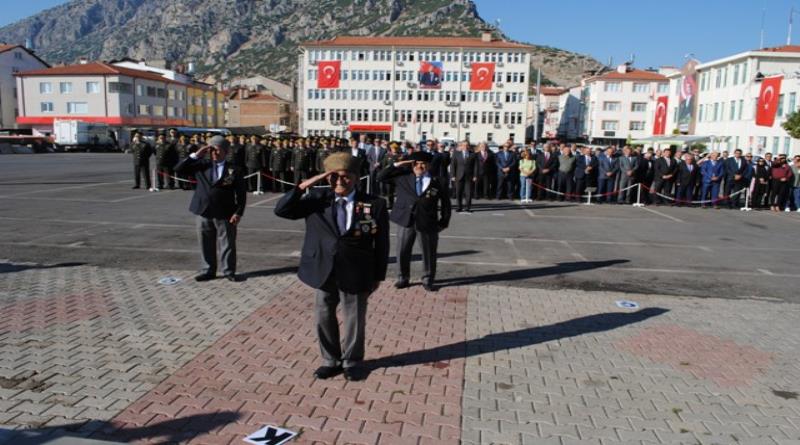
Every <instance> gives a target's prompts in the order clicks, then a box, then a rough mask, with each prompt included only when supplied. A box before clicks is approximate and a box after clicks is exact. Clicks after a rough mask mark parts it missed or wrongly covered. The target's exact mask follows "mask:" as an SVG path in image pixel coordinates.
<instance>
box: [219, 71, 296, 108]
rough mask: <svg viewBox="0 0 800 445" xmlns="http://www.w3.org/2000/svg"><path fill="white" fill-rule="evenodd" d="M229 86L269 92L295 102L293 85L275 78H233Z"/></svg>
mask: <svg viewBox="0 0 800 445" xmlns="http://www.w3.org/2000/svg"><path fill="white" fill-rule="evenodd" d="M230 87H231V88H235V87H245V88H247V89H249V90H250V91H255V92H257V93H264V92H269V94H270V95H272V96H275V97H277V98H279V99H283V100H285V101H289V102H297V98H296V97H295V88H294V85H287V84H285V83H282V82H278V81H277V80H274V79H270V78H269V77H264V76H253V77H247V78H243V79H234V80H232V81H231V83H230Z"/></svg>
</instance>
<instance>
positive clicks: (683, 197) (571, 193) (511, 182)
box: [131, 129, 800, 212]
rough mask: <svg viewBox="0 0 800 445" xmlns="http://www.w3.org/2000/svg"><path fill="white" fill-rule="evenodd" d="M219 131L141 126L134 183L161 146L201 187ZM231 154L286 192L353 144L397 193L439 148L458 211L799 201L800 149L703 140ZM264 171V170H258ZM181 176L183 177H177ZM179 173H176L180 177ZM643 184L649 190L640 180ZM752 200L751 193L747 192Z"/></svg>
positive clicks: (160, 166)
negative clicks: (396, 182)
mask: <svg viewBox="0 0 800 445" xmlns="http://www.w3.org/2000/svg"><path fill="white" fill-rule="evenodd" d="M211 136H212V135H210V134H209V135H202V134H199V135H192V136H186V135H181V134H178V133H177V131H176V130H174V129H170V130H169V131H167V132H164V133H159V134H158V135H157V136H156V140H155V143H154V144H152V145H151V144H150V143H149V142H147V141H144V140H143V139H142V137H141V135H138V134H135V135H134V137H133V142H132V144H131V151H132V152H133V156H134V174H135V186H134V188H139V187H140V185H141V178H144V182H145V185H146V186H147V188H151V187H152V185H153V184H152V183H151V177H150V173H149V172H150V171H151V170H150V166H149V159H150V157H151V156H155V163H156V165H155V170H156V172H157V174H156V175H155V177H156V186H157V187H158V188H165V187H168V188H175V187H179V188H182V189H192V188H193V187H194V186H193V184H192V183H191V180H190V178H186V177H182V176H181V175H180V174H177V175H176V173H175V165H177V164H178V162H179V161H180V160H181V159H184V158H186V157H187V156H189V154H191V153H193V152H195V151H197V150H198V149H200V148H202V147H203V146H205V145H206V142H207V140H208V139H209V138H210V137H211ZM226 140H227V142H228V143H229V146H230V150H228V154H227V160H228V161H229V162H231V163H232V164H234V165H237V166H240V167H242V168H243V169H244V170H246V171H247V172H248V178H247V187H248V191H250V192H256V191H259V192H267V191H270V192H276V193H283V192H286V191H287V190H289V189H290V188H291V187H294V186H295V184H299V183H300V182H302V181H304V180H306V179H308V178H311V177H314V176H315V175H317V174H319V173H321V172H323V171H324V167H323V165H324V162H325V159H326V158H327V157H328V156H329V155H330V154H331V153H336V152H350V153H351V154H352V155H353V156H354V157H356V158H357V159H358V160H359V161H360V171H359V172H360V176H361V179H362V183H363V186H364V187H366V190H367V191H369V192H371V193H373V194H377V195H381V196H383V197H385V198H386V199H387V200H388V203H389V208H391V206H392V204H393V202H394V200H395V190H394V187H393V186H392V185H391V184H385V183H380V182H379V181H378V180H377V176H378V174H379V173H380V172H381V171H382V170H384V169H386V168H387V167H388V166H390V165H392V164H393V163H395V162H398V161H401V160H403V159H406V158H408V157H409V156H410V155H411V154H412V153H414V152H415V151H424V152H428V153H430V154H431V155H432V156H433V161H432V163H431V172H430V173H431V175H433V176H435V177H437V178H438V179H439V180H440V181H442V182H444V183H445V184H448V185H449V186H450V187H449V189H450V190H449V193H450V195H451V197H452V198H453V199H455V201H456V209H455V210H456V212H471V207H472V201H473V199H480V200H491V199H509V200H520V201H521V202H522V203H531V202H533V201H534V200H560V201H586V200H587V198H588V196H589V195H592V197H591V198H589V199H590V200H591V201H592V202H594V203H598V204H602V203H616V204H632V203H634V202H637V201H638V202H641V203H642V204H653V205H676V206H702V207H715V208H719V207H721V206H726V207H729V208H739V207H743V206H746V205H749V206H750V207H752V208H755V209H766V208H769V209H771V210H773V211H779V210H785V211H791V210H794V211H799V210H798V209H800V156H795V157H794V158H793V159H787V157H786V156H785V155H777V156H773V155H772V154H771V153H767V154H765V155H764V156H763V157H755V158H754V156H753V155H752V154H751V153H749V152H748V153H743V152H742V151H741V150H738V149H737V150H735V151H734V152H733V153H732V154H729V153H728V152H727V151H723V152H721V153H720V152H705V153H701V152H700V150H699V149H697V148H695V149H692V150H689V149H686V148H684V149H680V150H679V149H675V148H665V149H663V150H662V149H658V150H655V149H653V148H648V149H641V148H637V147H628V146H625V147H623V148H621V149H618V148H616V147H600V148H597V147H588V146H582V145H578V144H563V143H562V144H556V143H545V144H543V145H535V144H531V145H530V146H521V145H515V144H514V143H513V142H512V141H510V140H509V141H507V142H506V143H505V144H503V145H502V146H501V147H500V148H499V150H497V151H493V150H491V149H490V148H489V145H488V144H487V143H478V144H471V143H469V142H467V141H462V142H460V143H459V144H458V145H457V146H455V147H451V146H448V145H446V144H444V143H442V142H439V141H436V140H430V139H429V140H427V141H425V142H423V143H421V144H414V143H412V142H409V141H405V142H395V141H389V140H385V139H377V138H376V139H374V140H373V139H370V138H368V137H367V136H366V135H361V136H360V137H359V138H349V139H343V138H335V137H282V136H256V135H251V136H245V135H228V136H226ZM259 177H260V178H259ZM176 180H177V181H176ZM176 182H177V183H176ZM639 184H641V190H639ZM745 201H748V202H745Z"/></svg>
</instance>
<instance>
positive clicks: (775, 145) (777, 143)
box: [772, 136, 781, 154]
mask: <svg viewBox="0 0 800 445" xmlns="http://www.w3.org/2000/svg"><path fill="white" fill-rule="evenodd" d="M780 146H781V137H780V136H775V137H773V138H772V153H773V154H777V153H778V149H779V148H780Z"/></svg>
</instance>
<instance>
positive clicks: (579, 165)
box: [575, 147, 598, 196]
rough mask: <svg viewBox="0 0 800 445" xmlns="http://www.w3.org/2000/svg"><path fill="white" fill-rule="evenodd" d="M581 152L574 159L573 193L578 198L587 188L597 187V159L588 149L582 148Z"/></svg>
mask: <svg viewBox="0 0 800 445" xmlns="http://www.w3.org/2000/svg"><path fill="white" fill-rule="evenodd" d="M582 152H583V153H582V154H578V155H576V157H575V193H576V194H577V195H578V196H582V195H583V193H584V192H585V191H586V188H587V187H596V186H597V165H598V164H597V158H596V157H594V156H593V155H592V149H591V148H589V147H583V149H582Z"/></svg>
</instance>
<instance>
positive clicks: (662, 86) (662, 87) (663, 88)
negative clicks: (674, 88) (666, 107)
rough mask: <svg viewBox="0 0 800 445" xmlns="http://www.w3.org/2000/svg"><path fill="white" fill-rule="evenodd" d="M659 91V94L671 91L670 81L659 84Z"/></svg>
mask: <svg viewBox="0 0 800 445" xmlns="http://www.w3.org/2000/svg"><path fill="white" fill-rule="evenodd" d="M658 92H659V94H665V93H667V92H669V84H668V83H660V84H658Z"/></svg>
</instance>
